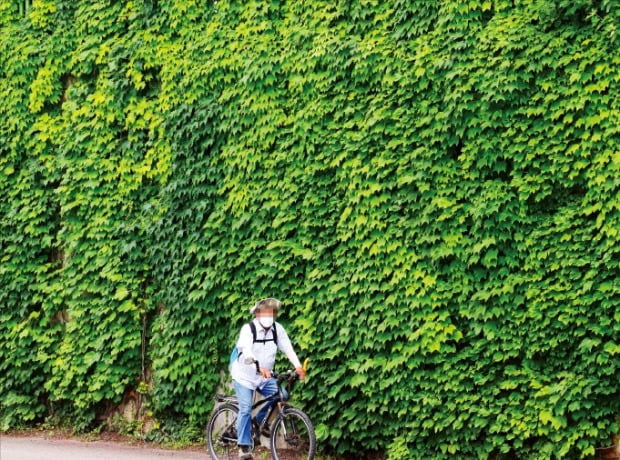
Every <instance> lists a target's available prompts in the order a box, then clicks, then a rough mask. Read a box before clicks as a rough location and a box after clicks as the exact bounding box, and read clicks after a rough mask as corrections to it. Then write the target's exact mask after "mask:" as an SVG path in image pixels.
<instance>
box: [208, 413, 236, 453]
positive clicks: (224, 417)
mask: <svg viewBox="0 0 620 460" xmlns="http://www.w3.org/2000/svg"><path fill="white" fill-rule="evenodd" d="M238 413H239V408H238V407H237V406H235V405H234V404H224V405H221V406H219V407H217V408H216V409H215V410H214V411H213V413H212V414H211V418H209V422H208V423H207V428H206V429H205V437H206V443H207V450H208V451H209V455H210V456H211V458H212V460H229V459H238V458H239V457H238V451H237V414H238Z"/></svg>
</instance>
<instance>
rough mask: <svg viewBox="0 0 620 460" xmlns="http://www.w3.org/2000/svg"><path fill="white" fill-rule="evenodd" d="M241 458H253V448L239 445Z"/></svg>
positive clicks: (247, 459) (245, 459) (244, 459)
mask: <svg viewBox="0 0 620 460" xmlns="http://www.w3.org/2000/svg"><path fill="white" fill-rule="evenodd" d="M239 458H240V459H243V460H250V459H251V458H252V450H251V449H250V448H249V447H248V446H239Z"/></svg>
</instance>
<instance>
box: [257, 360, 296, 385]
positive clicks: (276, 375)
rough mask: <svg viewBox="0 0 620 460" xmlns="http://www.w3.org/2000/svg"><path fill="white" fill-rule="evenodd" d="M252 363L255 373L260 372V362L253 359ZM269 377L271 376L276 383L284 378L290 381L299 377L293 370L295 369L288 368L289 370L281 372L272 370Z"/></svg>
mask: <svg viewBox="0 0 620 460" xmlns="http://www.w3.org/2000/svg"><path fill="white" fill-rule="evenodd" d="M254 365H255V366H256V373H257V374H260V373H261V372H260V364H259V363H258V360H257V359H255V360H254ZM271 377H273V378H274V379H276V380H277V381H278V383H282V382H284V381H285V380H289V381H291V382H293V381H295V380H297V379H298V378H299V375H298V374H297V372H295V370H290V371H286V372H282V373H277V372H272V373H271Z"/></svg>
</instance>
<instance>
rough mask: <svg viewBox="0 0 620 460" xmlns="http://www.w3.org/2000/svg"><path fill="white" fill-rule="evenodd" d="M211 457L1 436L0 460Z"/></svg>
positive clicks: (98, 443)
mask: <svg viewBox="0 0 620 460" xmlns="http://www.w3.org/2000/svg"><path fill="white" fill-rule="evenodd" d="M167 458H171V459H176V460H198V459H200V460H208V459H209V456H208V455H207V453H206V452H188V451H174V450H163V449H152V448H145V447H133V446H125V445H122V444H117V443H113V442H104V441H93V442H83V441H75V440H65V439H62V440H54V439H42V438H34V437H12V436H4V435H2V436H0V460H161V459H167Z"/></svg>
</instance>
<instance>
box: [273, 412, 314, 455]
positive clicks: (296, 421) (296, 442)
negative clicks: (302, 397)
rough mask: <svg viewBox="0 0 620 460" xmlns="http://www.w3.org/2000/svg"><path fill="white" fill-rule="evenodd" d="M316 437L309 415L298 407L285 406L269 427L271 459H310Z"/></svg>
mask: <svg viewBox="0 0 620 460" xmlns="http://www.w3.org/2000/svg"><path fill="white" fill-rule="evenodd" d="M315 451H316V437H315V434H314V426H313V425H312V421H311V420H310V417H308V416H307V415H306V414H305V413H303V412H302V411H300V410H299V409H295V408H293V407H289V408H286V409H285V410H284V412H283V413H282V414H281V415H280V416H278V418H277V419H276V421H275V423H274V424H273V427H272V428H271V455H272V456H273V460H312V459H313V458H314V452H315Z"/></svg>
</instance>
